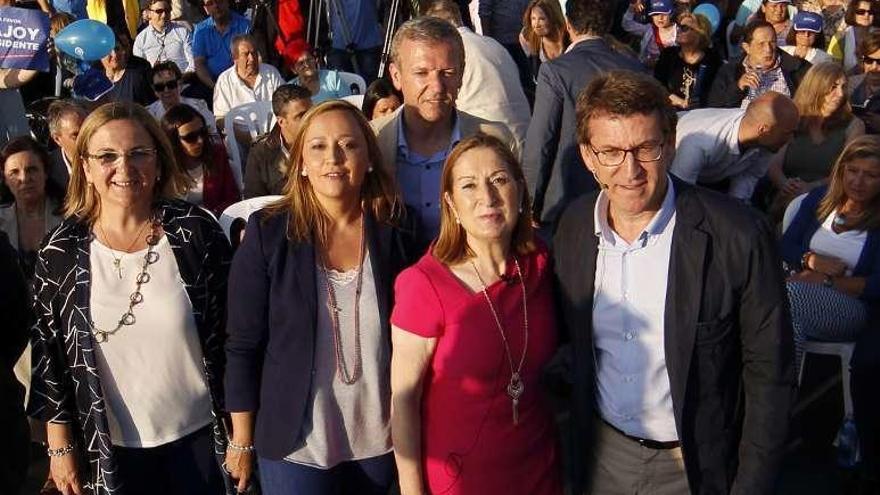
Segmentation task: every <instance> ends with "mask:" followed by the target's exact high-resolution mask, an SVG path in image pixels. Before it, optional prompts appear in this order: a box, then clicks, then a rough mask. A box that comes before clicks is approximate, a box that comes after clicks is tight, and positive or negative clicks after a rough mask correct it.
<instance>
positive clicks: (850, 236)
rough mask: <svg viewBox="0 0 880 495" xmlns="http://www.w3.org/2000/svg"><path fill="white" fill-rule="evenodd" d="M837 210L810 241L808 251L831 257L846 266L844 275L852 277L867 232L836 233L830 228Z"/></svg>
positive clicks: (863, 246) (865, 240) (866, 239)
mask: <svg viewBox="0 0 880 495" xmlns="http://www.w3.org/2000/svg"><path fill="white" fill-rule="evenodd" d="M836 217H837V210H834V211H833V212H832V213H831V214H830V215H828V218H826V219H825V221H824V222H822V225H821V226H819V228H818V229H817V230H816V233H815V234H813V237H812V238H811V239H810V251H813V252H814V253H816V254H821V255H823V256H833V257H835V258H837V259H839V260H841V261H843V262H844V263H845V264H846V275H847V276H852V272H853V268H855V267H856V265H858V264H859V257H861V256H862V250H863V249H864V248H865V243H866V242H868V232H867V231H865V230H849V231H846V232H841V233H839V234H838V233H837V232H834V229H833V228H832V226H833V224H834V219H835V218H836Z"/></svg>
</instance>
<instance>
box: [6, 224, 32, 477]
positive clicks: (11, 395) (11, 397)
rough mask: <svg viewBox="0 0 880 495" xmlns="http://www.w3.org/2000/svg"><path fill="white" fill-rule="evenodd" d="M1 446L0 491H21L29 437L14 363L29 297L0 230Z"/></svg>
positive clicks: (23, 341) (22, 342)
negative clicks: (2, 456)
mask: <svg viewBox="0 0 880 495" xmlns="http://www.w3.org/2000/svg"><path fill="white" fill-rule="evenodd" d="M0 315H3V323H0V338H2V340H0V342H2V344H0V425H2V427H0V445H4V446H5V450H6V452H7V455H6V456H5V457H6V459H7V460H6V461H5V462H3V463H0V493H18V491H19V490H20V489H21V485H22V483H23V482H24V479H25V475H27V466H28V462H29V460H30V456H29V454H28V446H29V443H30V436H29V430H28V423H27V419H26V417H25V414H24V387H22V386H21V383H19V381H18V379H16V378H15V374H14V373H13V372H12V368H13V366H15V363H16V361H18V358H19V356H21V353H22V351H24V348H25V345H26V344H27V338H28V333H27V328H28V319H29V312H28V297H27V288H26V286H25V282H24V277H23V276H22V274H21V270H19V268H18V256H17V255H16V254H15V251H14V250H13V249H12V246H10V245H9V238H8V237H6V234H5V233H3V232H2V231H0Z"/></svg>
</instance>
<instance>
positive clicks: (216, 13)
mask: <svg viewBox="0 0 880 495" xmlns="http://www.w3.org/2000/svg"><path fill="white" fill-rule="evenodd" d="M202 5H203V6H204V7H205V13H207V14H208V16H209V17H208V18H207V19H205V20H204V21H202V22H200V23H198V24H196V27H195V30H193V36H192V53H193V61H194V63H195V70H196V75H198V76H199V81H201V83H202V84H204V85H205V86H206V87H208V88H210V89H213V88H214V82H215V81H216V80H217V78H218V77H219V76H220V74H221V73H222V72H223V71H225V70H226V69H228V68H230V67H232V51H231V49H230V47H231V46H232V39H233V38H235V37H236V36H238V35H240V34H247V33H248V31H249V30H250V23H249V22H248V20H247V19H245V18H244V17H243V16H241V15H239V14H238V13H237V12H233V11H231V10H230V9H229V0H203V2H202Z"/></svg>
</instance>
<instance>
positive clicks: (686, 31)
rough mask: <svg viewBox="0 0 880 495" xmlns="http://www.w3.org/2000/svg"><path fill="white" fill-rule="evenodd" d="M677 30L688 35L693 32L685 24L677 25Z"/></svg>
mask: <svg viewBox="0 0 880 495" xmlns="http://www.w3.org/2000/svg"><path fill="white" fill-rule="evenodd" d="M678 30H679V31H681V32H682V33H689V32H691V31H693V30H694V28H692V27H690V26H688V25H687V24H679V26H678Z"/></svg>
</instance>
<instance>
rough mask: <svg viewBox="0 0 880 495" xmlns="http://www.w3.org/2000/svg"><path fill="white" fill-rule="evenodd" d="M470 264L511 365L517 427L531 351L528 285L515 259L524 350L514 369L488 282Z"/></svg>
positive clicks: (509, 387) (510, 387)
mask: <svg viewBox="0 0 880 495" xmlns="http://www.w3.org/2000/svg"><path fill="white" fill-rule="evenodd" d="M470 262H471V267H473V269H474V273H476V274H477V278H478V279H479V280H480V286H481V287H480V289H481V291H482V292H483V297H485V298H486V304H488V305H489V310H490V311H491V312H492V317H493V318H495V325H496V326H497V327H498V333H499V334H500V335H501V343H502V344H503V345H504V353H505V355H507V362H508V363H509V364H510V381H509V382H508V383H507V395H508V396H509V397H510V401H511V404H512V407H513V424H514V425H516V424H519V399H520V397H522V394H523V392H525V390H526V386H525V383H523V380H522V374H521V373H522V368H523V364H524V363H525V361H526V353H527V352H528V350H529V306H528V303H527V302H526V283H525V280H524V279H523V273H522V270H521V269H520V267H519V261H517V259H516V257H514V258H513V263H514V265H516V274H517V276H518V277H519V285H520V287H522V298H523V350H522V355H521V356H520V357H519V364H518V365H517V366H516V368H514V367H513V356H512V355H511V353H510V343H509V342H507V335H505V334H504V327H503V326H502V325H501V319H500V318H498V312H497V311H495V305H494V304H492V299H491V298H489V292H488V291H487V290H486V282H485V281H483V277H481V276H480V271H479V270H477V265H476V263H474V260H473V259H471V260H470Z"/></svg>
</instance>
